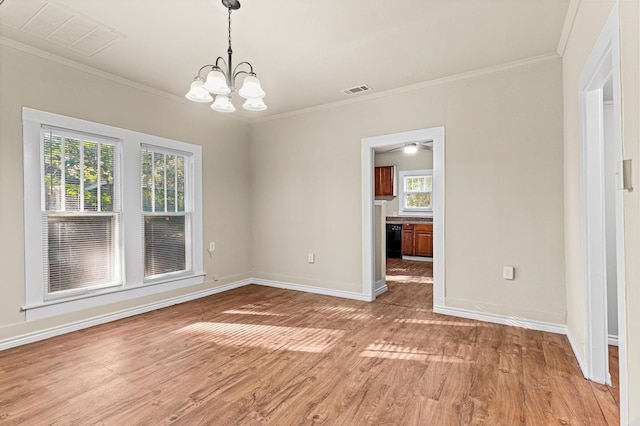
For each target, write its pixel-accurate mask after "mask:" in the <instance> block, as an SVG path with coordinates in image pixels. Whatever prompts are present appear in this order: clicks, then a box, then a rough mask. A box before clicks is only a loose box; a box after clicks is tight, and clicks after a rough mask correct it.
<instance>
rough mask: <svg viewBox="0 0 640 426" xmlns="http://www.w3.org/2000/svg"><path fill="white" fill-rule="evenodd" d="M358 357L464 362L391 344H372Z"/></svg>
mask: <svg viewBox="0 0 640 426" xmlns="http://www.w3.org/2000/svg"><path fill="white" fill-rule="evenodd" d="M360 356H362V357H368V358H385V359H397V360H404V361H434V362H454V363H461V362H465V361H464V360H462V359H460V358H456V357H451V356H444V355H438V354H431V353H429V352H425V351H421V350H419V349H417V348H412V347H408V346H401V345H394V344H392V343H373V344H371V345H369V346H367V348H366V349H365V350H364V351H362V352H361V353H360Z"/></svg>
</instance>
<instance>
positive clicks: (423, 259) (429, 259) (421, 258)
mask: <svg viewBox="0 0 640 426" xmlns="http://www.w3.org/2000/svg"><path fill="white" fill-rule="evenodd" d="M402 260H416V261H418V262H433V257H426V256H405V255H402Z"/></svg>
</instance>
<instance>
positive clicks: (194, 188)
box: [22, 107, 204, 321]
mask: <svg viewBox="0 0 640 426" xmlns="http://www.w3.org/2000/svg"><path fill="white" fill-rule="evenodd" d="M22 125H23V146H24V156H23V158H24V170H23V173H24V188H25V196H24V223H25V253H28V255H26V256H25V283H26V286H25V287H26V290H25V292H26V293H25V307H26V308H25V309H26V319H27V321H31V320H34V319H39V318H44V317H48V316H55V315H60V314H63V313H66V312H73V311H78V310H83V309H88V308H90V307H93V306H96V305H104V304H107V303H113V302H118V301H122V300H127V299H131V298H135V297H142V296H146V295H151V294H157V293H161V292H164V291H168V290H171V289H176V288H182V287H187V286H191V285H197V284H202V283H203V282H204V279H203V276H204V268H203V246H202V234H203V232H202V147H201V146H199V145H194V144H189V143H185V142H180V141H175V140H171V139H166V138H162V137H158V136H153V135H148V134H144V133H139V132H135V131H131V130H127V129H122V128H118V127H113V126H108V125H105V124H100V123H94V122H91V121H86V120H80V119H76V118H72V117H66V116H63V115H58V114H53V113H49V112H44V111H38V110H35V109H31V108H27V107H23V108H22ZM41 125H49V126H54V127H57V128H63V129H73V130H74V131H79V132H85V133H90V134H93V135H102V136H105V137H108V138H112V139H116V140H120V141H121V142H120V144H119V145H120V149H119V150H118V151H119V156H120V166H121V169H120V172H119V173H120V179H121V182H122V184H121V190H122V191H121V198H120V202H121V206H122V207H121V209H120V210H121V213H120V214H121V219H120V220H121V222H120V226H121V233H122V235H127V238H123V239H122V241H121V246H122V247H123V249H122V252H123V253H124V258H123V259H122V263H123V269H124V271H125V272H124V274H123V285H122V287H121V288H116V289H114V288H110V289H109V290H103V291H99V290H97V291H95V292H91V293H87V294H86V297H82V298H77V297H75V298H70V299H69V300H68V301H62V300H59V301H58V302H59V303H55V304H47V303H45V300H44V295H43V287H44V286H43V282H42V281H43V277H44V272H43V263H44V262H43V258H42V256H43V242H42V238H41V235H42V231H41V229H42V228H41V227H42V219H41V214H42V205H41V195H42V192H41V191H42V189H41V188H42V187H41V184H40V180H41V176H40V172H41V171H40V128H41ZM141 143H148V144H151V145H154V146H160V147H162V148H171V149H178V150H180V151H184V152H189V153H191V154H192V155H191V156H190V157H189V159H188V164H186V163H185V174H186V175H187V176H188V178H189V182H190V183H191V184H190V185H189V188H188V190H189V191H190V196H189V197H188V199H190V200H191V201H189V202H191V203H192V208H191V209H190V210H191V212H190V214H191V229H192V232H191V237H190V238H189V239H188V240H187V241H188V244H189V245H190V247H189V250H190V251H191V271H190V272H191V274H189V275H185V276H183V277H181V278H180V279H178V278H177V277H167V278H168V279H172V280H173V283H172V284H167V283H163V284H157V285H153V286H142V284H143V279H144V277H143V276H144V268H143V267H142V265H143V264H144V263H143V262H144V259H143V253H144V251H143V241H142V236H143V233H142V232H141V231H140V232H136V230H140V229H141V224H142V221H141V217H142V216H141V214H142V208H141V205H142V203H141V202H140V200H141V188H140V185H139V184H138V185H131V182H133V183H136V182H138V183H139V182H140V144H141ZM187 169H188V170H187ZM127 182H129V185H125V184H126V183H127ZM29 188H38V189H37V190H29ZM125 188H128V189H125ZM127 228H128V232H127ZM123 289H131V291H127V292H123V291H121V290H123ZM83 296H84V295H83ZM33 308H37V309H33Z"/></svg>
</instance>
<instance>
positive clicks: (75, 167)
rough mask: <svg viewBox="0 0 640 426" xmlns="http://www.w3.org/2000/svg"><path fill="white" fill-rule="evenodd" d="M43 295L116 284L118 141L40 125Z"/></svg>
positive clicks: (118, 280) (118, 216)
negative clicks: (44, 275)
mask: <svg viewBox="0 0 640 426" xmlns="http://www.w3.org/2000/svg"><path fill="white" fill-rule="evenodd" d="M41 147H42V151H41V153H40V158H41V159H42V174H41V191H40V193H41V197H42V203H41V204H42V221H43V223H44V224H46V226H43V227H42V231H43V235H42V240H43V242H44V244H43V250H44V251H45V253H44V256H43V261H44V265H43V270H44V271H45V274H46V277H45V287H46V288H45V291H44V292H45V299H49V298H55V297H57V296H59V295H64V296H69V295H71V294H76V293H78V292H83V291H87V290H90V289H93V288H102V287H105V286H112V285H119V284H120V283H121V279H120V271H119V268H118V266H119V264H120V251H119V247H118V239H119V238H118V236H119V231H118V229H119V226H118V225H119V223H120V212H119V205H120V202H119V192H120V191H119V189H118V187H119V184H120V182H119V181H120V179H119V176H118V155H117V152H118V151H117V150H118V144H117V141H114V140H111V139H108V138H104V137H100V136H96V135H87V134H81V133H75V132H72V131H68V130H62V129H56V128H53V127H43V128H42V132H41Z"/></svg>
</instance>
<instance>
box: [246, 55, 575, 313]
mask: <svg viewBox="0 0 640 426" xmlns="http://www.w3.org/2000/svg"><path fill="white" fill-rule="evenodd" d="M561 94H562V67H561V61H560V59H554V60H548V61H545V62H541V63H538V64H535V65H530V66H526V67H520V68H515V69H510V70H504V71H502V72H497V73H492V74H487V75H479V76H477V77H473V78H468V79H464V80H457V81H451V82H449V83H447V84H442V85H438V86H431V87H424V88H422V89H416V90H413V91H408V92H404V93H399V94H395V95H391V96H387V97H381V98H375V97H373V98H370V99H369V100H366V101H363V102H357V103H353V104H348V105H343V106H339V107H335V108H330V109H324V110H319V111H315V112H309V113H304V114H299V115H291V116H284V117H281V118H277V119H272V120H265V121H262V122H258V123H253V124H252V126H251V147H250V155H251V159H250V164H251V173H252V176H251V190H252V200H253V208H252V211H253V213H252V230H253V232H254V239H253V261H254V274H255V276H256V277H258V278H264V279H274V280H278V281H283V282H291V283H298V284H303V285H309V286H316V287H321V288H329V289H340V290H347V291H354V292H356V291H360V289H361V287H362V282H361V280H362V276H361V256H362V253H361V247H360V243H361V240H362V237H361V220H362V212H361V208H360V204H359V203H360V199H361V194H360V190H361V182H360V180H361V178H360V176H361V170H360V167H361V165H360V155H361V150H360V143H361V139H362V138H363V137H368V136H376V135H382V134H390V133H396V132H402V131H406V130H414V129H420V128H429V127H435V126H440V125H444V126H445V138H446V144H445V145H446V152H445V162H446V165H445V167H446V182H447V183H446V206H445V217H446V235H445V239H446V259H447V262H446V277H447V282H446V301H445V303H446V304H447V306H451V307H458V308H464V309H471V310H476V311H482V312H488V313H494V314H500V315H509V316H514V317H522V318H527V319H533V320H540V321H547V322H551V323H557V324H563V323H564V321H565V306H566V302H565V289H564V244H563V232H562V227H563V223H562V218H563V188H562V176H563V175H562V96H561ZM283 229H286V230H287V232H288V235H289V236H290V237H289V238H282V237H281V233H282V230H283ZM309 250H314V251H315V252H316V253H317V254H318V257H317V262H316V263H315V264H314V265H309V264H307V263H306V253H307V251H309ZM503 265H514V266H515V267H516V271H517V272H516V276H517V279H516V280H515V281H504V280H503V279H502V278H501V273H502V266H503Z"/></svg>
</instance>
